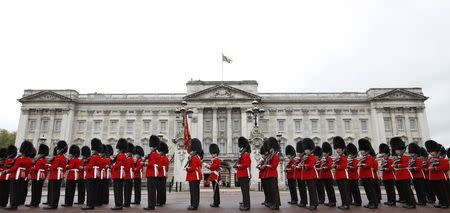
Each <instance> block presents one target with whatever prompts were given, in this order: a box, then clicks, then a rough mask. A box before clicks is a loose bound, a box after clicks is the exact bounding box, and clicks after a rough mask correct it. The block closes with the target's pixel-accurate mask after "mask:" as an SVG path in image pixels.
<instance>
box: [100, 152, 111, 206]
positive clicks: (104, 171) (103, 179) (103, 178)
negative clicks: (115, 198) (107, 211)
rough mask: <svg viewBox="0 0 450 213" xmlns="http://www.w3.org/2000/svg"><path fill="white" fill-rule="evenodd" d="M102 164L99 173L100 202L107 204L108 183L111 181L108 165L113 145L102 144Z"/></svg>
mask: <svg viewBox="0 0 450 213" xmlns="http://www.w3.org/2000/svg"><path fill="white" fill-rule="evenodd" d="M103 149H104V150H103V153H104V156H102V165H101V175H100V188H101V189H102V190H101V193H102V195H100V198H101V199H100V200H99V201H100V202H99V203H100V204H104V205H108V204H109V183H110V181H111V169H110V168H109V165H110V163H111V157H112V156H113V155H114V149H113V147H112V146H111V145H110V144H108V145H105V146H103Z"/></svg>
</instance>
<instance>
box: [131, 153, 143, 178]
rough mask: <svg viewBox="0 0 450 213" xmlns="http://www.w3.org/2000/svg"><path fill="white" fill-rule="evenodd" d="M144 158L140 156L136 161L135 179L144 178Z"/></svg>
mask: <svg viewBox="0 0 450 213" xmlns="http://www.w3.org/2000/svg"><path fill="white" fill-rule="evenodd" d="M143 162H144V160H142V158H138V159H137V160H136V162H135V163H134V167H133V172H134V179H141V178H142V168H143V167H144V166H143V165H142V163H143Z"/></svg>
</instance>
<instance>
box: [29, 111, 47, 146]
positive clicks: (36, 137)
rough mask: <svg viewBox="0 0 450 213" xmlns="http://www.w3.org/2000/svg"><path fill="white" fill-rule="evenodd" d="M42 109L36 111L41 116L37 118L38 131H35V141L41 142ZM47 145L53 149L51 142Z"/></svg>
mask: <svg viewBox="0 0 450 213" xmlns="http://www.w3.org/2000/svg"><path fill="white" fill-rule="evenodd" d="M42 112H43V111H42V109H38V110H36V114H38V115H39V116H38V117H37V118H36V129H35V131H34V136H33V141H39V136H40V134H41V123H42ZM47 142H49V143H47V145H49V147H50V148H51V146H50V145H51V141H47Z"/></svg>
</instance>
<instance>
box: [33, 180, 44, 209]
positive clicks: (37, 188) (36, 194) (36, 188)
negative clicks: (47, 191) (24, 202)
mask: <svg viewBox="0 0 450 213" xmlns="http://www.w3.org/2000/svg"><path fill="white" fill-rule="evenodd" d="M43 185H44V181H43V180H32V181H31V201H30V205H32V206H38V205H39V204H40V203H41V197H42V186H43Z"/></svg>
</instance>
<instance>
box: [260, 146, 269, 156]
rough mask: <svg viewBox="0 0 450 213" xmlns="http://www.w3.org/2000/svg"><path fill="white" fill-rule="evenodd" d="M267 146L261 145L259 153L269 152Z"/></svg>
mask: <svg viewBox="0 0 450 213" xmlns="http://www.w3.org/2000/svg"><path fill="white" fill-rule="evenodd" d="M267 152H268V151H267V147H265V146H261V147H260V148H259V154H261V155H266V154H267Z"/></svg>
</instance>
